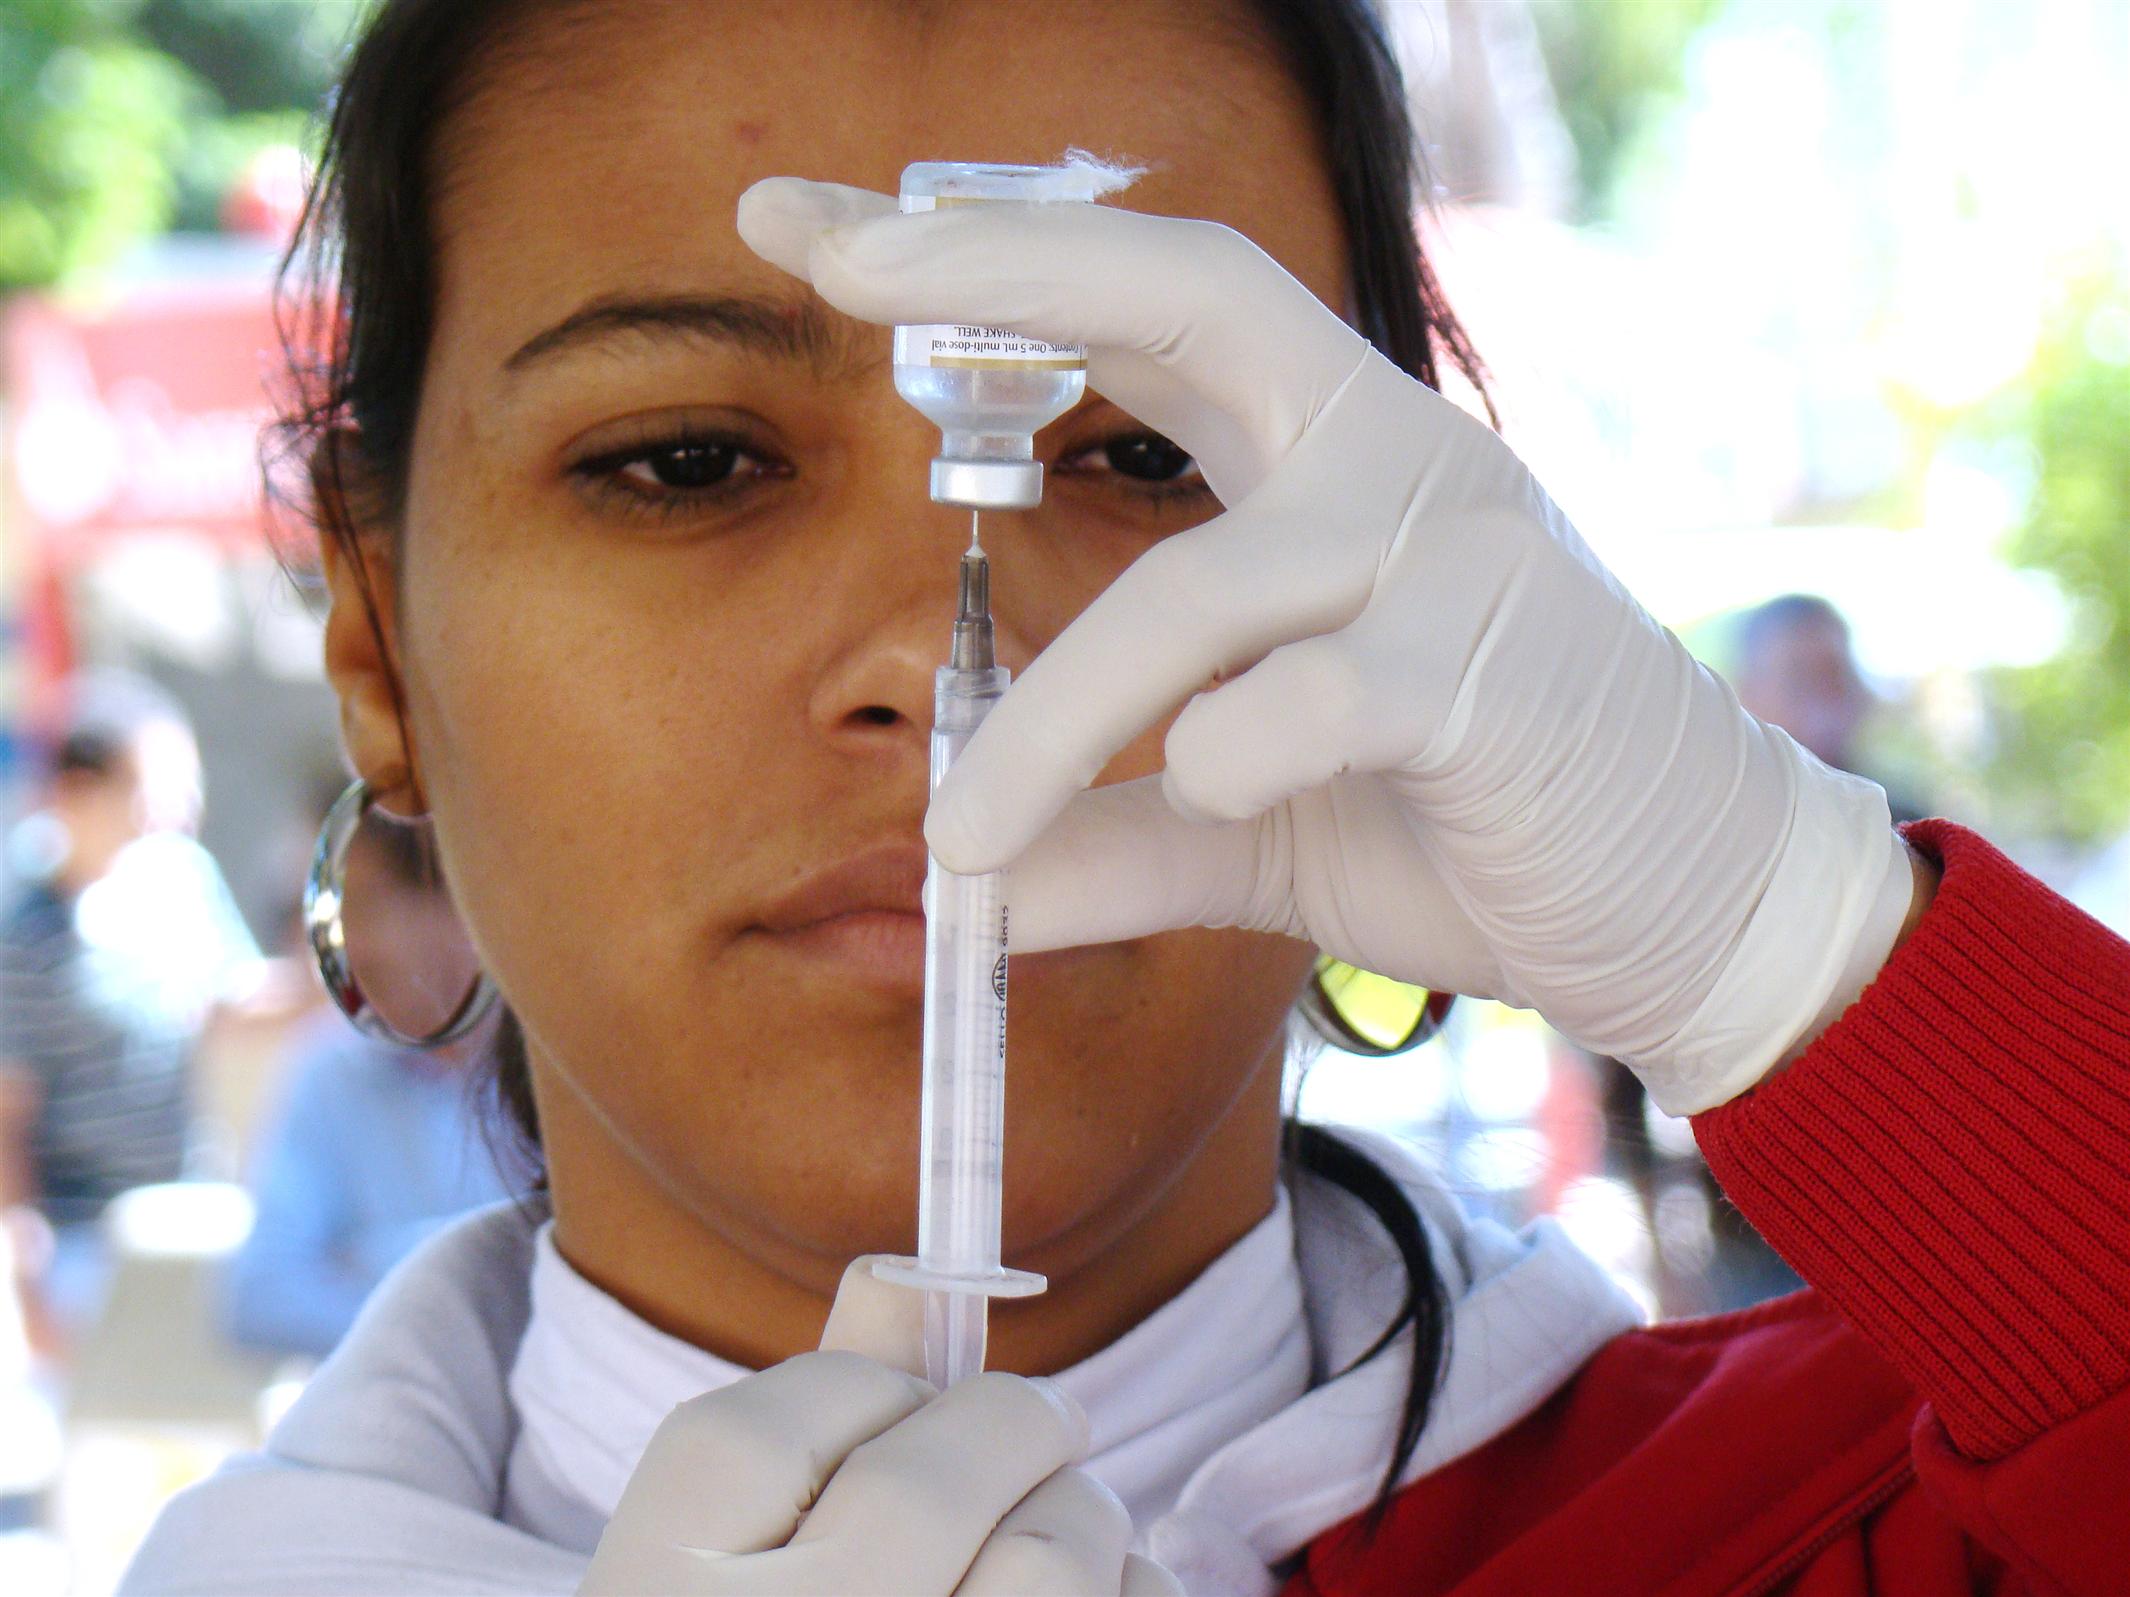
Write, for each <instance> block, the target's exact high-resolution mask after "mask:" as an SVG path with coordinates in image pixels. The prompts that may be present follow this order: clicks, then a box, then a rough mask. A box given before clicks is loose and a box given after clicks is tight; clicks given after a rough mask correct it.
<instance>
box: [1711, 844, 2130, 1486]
mask: <svg viewBox="0 0 2130 1597" xmlns="http://www.w3.org/2000/svg"><path fill="white" fill-rule="evenodd" d="M1904 831H1905V833H1906V835H1907V837H1908V840H1909V841H1910V842H1911V843H1913V844H1914V845H1915V846H1916V847H1917V848H1918V849H1919V850H1921V851H1922V852H1924V853H1925V854H1928V855H1930V856H1931V857H1933V858H1935V859H1936V860H1938V861H1939V862H1940V863H1941V864H1942V866H1943V867H1944V872H1945V875H1944V881H1943V884H1942V885H1941V886H1940V887H1939V889H1938V894H1937V898H1936V899H1935V901H1934V902H1933V903H1932V905H1931V907H1930V909H1929V910H1928V911H1927V912H1926V913H1925V914H1924V916H1923V918H1922V920H1921V922H1920V923H1919V924H1918V925H1917V927H1916V930H1915V932H1914V933H1913V934H1912V935H1911V936H1910V937H1909V939H1908V941H1907V942H1906V943H1905V944H1903V945H1902V946H1901V947H1900V948H1899V949H1898V950H1896V952H1895V953H1894V955H1893V957H1892V958H1891V959H1890V960H1888V961H1887V964H1886V968H1885V969H1884V970H1883V971H1881V972H1880V974H1879V976H1878V979H1877V980H1876V981H1874V982H1873V983H1872V984H1871V985H1870V986H1869V987H1868V988H1866V989H1865V991H1864V994H1863V996H1862V997H1861V998H1859V999H1858V1000H1857V1002H1856V1003H1855V1004H1853V1005H1851V1006H1850V1008H1849V1009H1848V1011H1847V1012H1846V1013H1845V1014H1844V1015H1843V1016H1842V1017H1841V1019H1840V1020H1838V1021H1837V1022H1835V1024H1834V1025H1833V1026H1831V1027H1830V1028H1828V1030H1827V1031H1826V1032H1824V1033H1823V1034H1822V1035H1821V1036H1820V1038H1819V1040H1818V1041H1816V1042H1815V1043H1814V1044H1813V1045H1812V1046H1811V1047H1810V1048H1809V1049H1808V1050H1806V1052H1805V1053H1804V1055H1803V1056H1802V1057H1801V1058H1799V1059H1798V1060H1797V1061H1796V1062H1795V1063H1794V1064H1792V1065H1791V1066H1790V1067H1789V1068H1788V1069H1787V1070H1784V1071H1782V1072H1781V1073H1780V1074H1779V1075H1777V1076H1776V1077H1775V1078H1774V1079H1773V1080H1772V1081H1769V1082H1768V1083H1766V1084H1765V1085H1763V1086H1761V1087H1759V1088H1757V1089H1755V1090H1754V1091H1753V1092H1750V1093H1748V1094H1746V1095H1745V1096H1744V1097H1742V1098H1738V1099H1734V1100H1733V1101H1732V1102H1730V1103H1727V1104H1722V1105H1719V1106H1718V1107H1716V1108H1714V1109H1711V1110H1709V1111H1707V1112H1706V1113H1705V1114H1702V1115H1699V1116H1697V1117H1696V1118H1695V1120H1694V1131H1695V1134H1696V1136H1697V1137H1698V1138H1699V1140H1700V1143H1701V1148H1702V1151H1703V1153H1705V1154H1706V1155H1707V1157H1708V1162H1709V1167H1710V1169H1711V1170H1713V1171H1714V1172H1715V1175H1716V1179H1717V1180H1718V1181H1720V1182H1722V1184H1723V1187H1724V1190H1725V1191H1726V1192H1728V1193H1729V1194H1730V1195H1731V1197H1732V1198H1733V1199H1734V1200H1735V1201H1736V1203H1737V1204H1738V1207H1739V1208H1740V1209H1742V1210H1744V1211H1745V1214H1746V1215H1747V1217H1748V1218H1749V1219H1751V1220H1752V1222H1753V1224H1754V1225H1756V1226H1758V1227H1759V1228H1760V1231H1761V1233H1762V1234H1763V1235H1764V1236H1766V1237H1767V1239H1768V1241H1769V1242H1770V1243H1772V1244H1773V1245H1774V1247H1775V1248H1776V1250H1777V1251H1778V1252H1780V1253H1781V1254H1782V1256H1783V1257H1784V1258H1785V1259H1787V1260H1788V1261H1789V1262H1790V1264H1791V1265H1792V1266H1793V1267H1794V1268H1795V1269H1796V1270H1797V1272H1798V1274H1800V1275H1802V1276H1803V1277H1804V1278H1805V1279H1806V1280H1807V1281H1810V1282H1811V1283H1812V1284H1813V1285H1814V1286H1816V1287H1818V1288H1819V1289H1820V1290H1821V1291H1822V1292H1823V1293H1825V1294H1826V1296H1827V1297H1828V1298H1829V1299H1831V1300H1832V1301H1833V1302H1834V1303H1835V1305H1836V1306H1837V1307H1839V1308H1840V1309H1841V1311H1842V1312H1843V1314H1844V1315H1846V1316H1847V1317H1848V1319H1849V1320H1850V1322H1851V1323H1852V1324H1854V1325H1855V1326H1856V1327H1857V1329H1858V1330H1860V1331H1862V1332H1863V1333H1864V1335H1865V1336H1867V1337H1868V1338H1870V1340H1871V1341H1872V1342H1873V1343H1874V1344H1875V1345H1876V1346H1877V1347H1878V1348H1879V1350H1880V1351H1881V1352H1882V1353H1884V1354H1885V1355H1886V1356H1887V1358H1888V1359H1890V1360H1891V1361H1892V1363H1893V1364H1894V1365H1895V1366H1896V1367H1897V1368H1898V1369H1900V1370H1901V1371H1902V1373H1903V1374H1905V1375H1906V1376H1907V1377H1908V1378H1909V1379H1910V1380H1912V1381H1913V1382H1914V1383H1915V1385H1916V1387H1917V1389H1918V1390H1919V1391H1920V1392H1921V1393H1922V1394H1923V1395H1924V1396H1926V1397H1927V1398H1929V1399H1930V1401H1931V1404H1932V1406H1933V1407H1934V1408H1935V1409H1936V1410H1937V1413H1938V1416H1939V1418H1940V1420H1941V1421H1942V1422H1943V1423H1944V1426H1945V1429H1946V1432H1947V1434H1948V1435H1949V1436H1950V1437H1951V1438H1952V1440H1953V1441H1954V1443H1955V1444H1956V1445H1958V1446H1959V1447H1960V1448H1961V1450H1962V1451H1963V1452H1965V1453H1967V1454H1968V1455H1969V1456H1971V1457H1974V1458H1978V1459H1984V1460H1987V1459H1994V1458H2001V1457H2003V1456H2004V1455H2006V1454H2008V1453H2010V1452H2012V1451H2014V1450H2015V1449H2017V1448H2018V1447H2019V1446H2021V1445H2022V1444H2023V1443H2025V1442H2027V1441H2029V1440H2031V1439H2032V1438H2034V1437H2035V1436H2037V1435H2039V1434H2041V1433H2042V1432H2043V1431H2045V1430H2047V1429H2048V1428H2049V1427H2050V1426H2052V1425H2055V1424H2058V1423H2060V1422H2062V1421H2064V1420H2067V1419H2069V1418H2071V1417H2072V1416H2074V1415H2076V1414H2079V1413H2081V1412H2083V1411H2085V1410H2086V1409H2088V1408H2090V1407H2091V1406H2092V1405H2094V1404H2095V1403H2098V1402H2100V1401H2101V1400H2102V1399H2103V1398H2105V1397H2107V1396H2108V1395H2109V1394H2111V1393H2113V1392H2115V1391H2117V1390H2119V1389H2122V1388H2124V1387H2126V1386H2130V943H2125V942H2124V941H2123V940H2122V939H2120V938H2118V937H2116V936H2114V935H2113V934H2112V933H2110V932H2109V931H2108V930H2107V929H2106V928H2105V927H2103V926H2102V925H2100V923H2099V922H2097V921H2095V920H2093V919H2092V918H2091V917H2089V916H2087V915H2085V914H2083V913H2081V912H2080V911H2079V910H2077V909H2075V908H2073V907H2072V906H2071V905H2070V904H2068V903H2066V902H2065V901H2064V900H2063V899H2061V898H2059V897H2057V896H2056V895H2055V894H2054V893H2052V892H2050V891H2049V890H2048V889H2047V888H2045V887H2043V886H2042V885H2041V884H2040V883H2039V882H2037V881H2035V880H2034V879H2033V878H2032V877H2030V876H2028V875H2027V874H2026V873H2025V872H2024V871H2022V870H2020V869H2019V868H2018V867H2017V866H2016V865H2014V864H2012V862H2011V861H2010V860H2008V859H2006V858H2005V857H2004V856H2003V855H2002V854H2000V853H1998V852H1997V850H1996V849H1994V848H1992V847H1991V846H1990V845H1989V844H1988V843H1986V842H1984V841H1983V840H1982V839H1981V838H1979V837H1977V836H1976V835H1975V834H1974V833H1972V832H1969V831H1966V830H1965V829H1963V828H1961V827H1958V826H1954V825H1952V824H1951V823H1950V822H1947V821H1919V822H1917V823H1915V824H1913V825H1911V826H1909V827H1906V828H1904Z"/></svg>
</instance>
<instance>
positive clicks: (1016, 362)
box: [895, 194, 1087, 372]
mask: <svg viewBox="0 0 2130 1597" xmlns="http://www.w3.org/2000/svg"><path fill="white" fill-rule="evenodd" d="M989 203H991V202H990V201H988V200H985V199H982V198H979V197H976V196H973V195H958V194H955V195H934V194H905V195H903V196H902V209H903V210H905V211H930V210H936V209H938V208H939V207H941V206H948V205H986V204H989ZM895 364H896V365H898V366H933V367H938V368H941V369H943V370H948V371H979V372H982V371H991V372H996V371H1017V372H1077V371H1085V370H1086V369H1087V351H1086V350H1085V349H1084V348H1082V347H1081V346H1080V345H1078V344H1049V343H1045V342H1044V341H1043V340H1042V339H1040V338H1026V337H1023V336H1022V335H1021V334H1019V333H1010V332H1008V331H1006V329H1005V328H1003V327H969V326H955V325H950V324H947V323H937V324H933V325H929V326H914V327H898V328H896V329H895Z"/></svg>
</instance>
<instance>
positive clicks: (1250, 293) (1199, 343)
mask: <svg viewBox="0 0 2130 1597" xmlns="http://www.w3.org/2000/svg"><path fill="white" fill-rule="evenodd" d="M894 205H895V202H894V201H893V200H890V199H889V198H888V197H887V196H885V195H869V194H868V192H867V191H866V190H863V189H848V188H844V187H842V186H840V185H835V184H819V183H809V182H806V181H804V180H802V179H799V178H767V179H764V180H763V181H762V182H760V183H757V184H755V185H754V186H753V187H752V188H750V189H749V190H748V191H747V192H746V193H745V194H743V195H742V196H741V197H740V204H739V213H738V214H739V229H740V235H741V237H742V238H743V239H744V240H746V242H747V243H748V244H749V246H750V247H752V248H754V249H755V250H756V251H757V252H758V253H760V254H762V255H763V256H764V258H766V259H768V260H770V261H772V262H773V263H774V264H776V265H778V266H781V267H783V268H784V269H785V270H786V271H789V272H792V273H794V274H796V275H798V276H802V277H804V278H805V279H806V280H807V281H809V282H810V283H812V284H813V286H814V290H815V292H817V293H818V294H820V296H821V297H822V298H823V299H825V300H827V301H828V302H829V304H831V305H833V306H835V307H836V308H837V309H838V310H840V311H843V312H845V313H846V314H848V315H851V316H855V317H857V318H858V319H860V320H861V321H868V322H878V323H882V324H886V325H895V324H904V325H912V324H924V323H936V322H977V323H982V324H985V325H990V326H1000V327H1009V328H1012V329H1013V330H1014V331H1016V332H1020V333H1026V334H1029V335H1031V336H1033V337H1037V338H1042V339H1047V340H1049V341H1051V342H1053V343H1061V344H1085V345H1088V346H1090V347H1092V348H1096V349H1100V350H1107V351H1118V352H1128V353H1130V354H1132V355H1136V356H1138V357H1140V358H1141V359H1142V360H1143V361H1145V362H1150V363H1152V364H1153V365H1154V366H1156V367H1158V368H1160V370H1161V371H1162V372H1164V373H1165V374H1166V375H1167V376H1168V377H1170V378H1172V379H1173V380H1174V381H1175V382H1176V383H1179V384H1181V386H1182V388H1183V389H1184V390H1186V391H1188V392H1189V393H1190V394H1192V395H1195V397H1196V399H1197V400H1198V401H1199V402H1200V404H1202V405H1203V406H1206V407H1210V408H1211V409H1213V410H1216V411H1220V412H1223V413H1225V414H1227V415H1228V416H1230V417H1232V418H1233V419H1235V420H1237V421H1239V422H1241V423H1243V424H1244V428H1245V430H1246V431H1247V432H1248V433H1249V435H1250V436H1251V438H1252V440H1253V442H1254V443H1255V445H1256V446H1257V448H1258V450H1259V451H1260V452H1261V454H1262V455H1263V457H1264V458H1265V459H1266V460H1268V461H1269V460H1271V459H1276V458H1277V457H1278V456H1279V455H1280V454H1282V453H1284V452H1285V450H1286V449H1288V448H1289V447H1291V446H1292V445H1293V443H1294V441H1295V440H1296V439H1297V438H1299V437H1300V436H1301V433H1302V430H1303V429H1304V428H1305V427H1306V426H1307V425H1308V423H1309V421H1310V419H1311V418H1312V417H1313V416H1314V415H1315V414H1316V411H1317V410H1318V409H1319V408H1321V405H1322V404H1323V402H1324V401H1325V400H1327V399H1328V398H1329V396H1330V395H1331V394H1332V393H1333V392H1334V391H1335V390H1336V389H1337V388H1338V386H1339V384H1341V383H1342V382H1344V381H1345V380H1346V378H1347V377H1348V375H1349V374H1351V373H1352V371H1353V370H1354V368H1355V367H1356V366H1357V365H1358V364H1359V363H1360V360H1361V357H1362V355H1363V353H1364V352H1365V351H1366V349H1367V344H1366V342H1365V341H1364V340H1363V339H1362V338H1361V336H1360V335H1359V334H1358V333H1356V332H1355V331H1354V330H1353V329H1352V328H1350V327H1348V326H1347V325H1346V324H1345V323H1344V322H1342V321H1340V320H1339V318H1338V316H1337V315H1336V314H1334V313H1333V312H1332V311H1331V310H1330V309H1329V308H1328V307H1327V306H1325V305H1324V304H1323V303H1322V302H1321V301H1320V300H1318V299H1317V297H1316V296H1315V295H1314V294H1312V293H1310V292H1309V290H1308V289H1307V288H1305V287H1304V286H1303V285H1302V284H1301V283H1299V282H1297V281H1296V280H1295V278H1294V277H1293V276H1292V275H1291V274H1290V273H1289V272H1288V271H1287V270H1286V268H1285V267H1283V266H1281V265H1280V264H1279V263H1278V262H1277V261H1275V260H1274V259H1273V258H1272V257H1271V256H1270V255H1268V254H1266V253H1265V252H1264V251H1263V250H1262V249H1260V248H1259V247H1258V246H1257V245H1256V244H1254V243H1252V242H1251V241H1250V240H1249V239H1247V238H1245V237H1244V236H1243V235H1242V234H1240V233H1237V232H1236V231H1234V229H1232V228H1228V227H1224V226H1222V225H1221V224H1219V223H1217V222H1206V221H1197V220H1192V219H1188V218H1183V217H1173V216H1156V215H1151V214H1148V213H1146V212H1141V211H1128V210H1124V209H1122V208H1121V207H1118V206H1113V205H1092V204H1048V205H1039V204H1019V203H1010V202H1001V203H995V204H987V205H970V206H955V207H950V208H944V209H940V210H935V211H925V212H917V213H912V214H908V215H903V214H898V213H896V212H895V210H894ZM802 242H805V243H806V249H805V253H804V255H803V257H802V256H801V254H800V250H799V246H800V244H801V243H802ZM1105 370H1106V371H1107V374H1108V376H1109V377H1114V378H1115V379H1117V380H1116V381H1110V380H1107V378H1106V377H1105ZM1089 377H1090V379H1091V380H1095V381H1096V382H1097V386H1098V387H1100V388H1102V390H1103V391H1104V392H1105V393H1108V394H1109V395H1110V397H1111V398H1112V399H1115V400H1116V401H1117V402H1118V403H1119V404H1121V405H1124V406H1125V407H1126V408H1127V409H1129V410H1131V411H1133V412H1134V414H1136V415H1138V416H1139V418H1140V419H1141V420H1142V421H1145V422H1146V423H1148V424H1149V425H1151V426H1155V427H1160V428H1162V429H1164V430H1165V431H1171V433H1172V435H1174V436H1176V437H1177V441H1178V442H1179V443H1181V444H1183V445H1184V447H1185V448H1195V447H1196V446H1197V445H1198V444H1200V443H1201V442H1202V440H1194V439H1192V438H1190V437H1189V436H1185V435H1186V434H1188V433H1189V431H1190V430H1191V428H1190V415H1189V412H1190V411H1192V410H1193V409H1194V408H1195V407H1192V406H1188V405H1177V404H1176V403H1175V402H1174V401H1173V400H1171V401H1170V403H1168V404H1166V405H1164V404H1163V402H1162V401H1163V396H1164V388H1163V385H1160V384H1149V383H1146V382H1144V381H1134V374H1133V372H1132V371H1131V369H1130V367H1129V366H1128V365H1127V366H1121V367H1120V366H1119V365H1117V363H1115V362H1110V363H1107V364H1106V368H1105V365H1104V363H1099V362H1096V363H1091V364H1090V367H1089ZM1119 388H1122V389H1123V390H1124V391H1122V392H1119V391H1116V390H1117V389H1119ZM1163 412H1167V413H1163Z"/></svg>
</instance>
